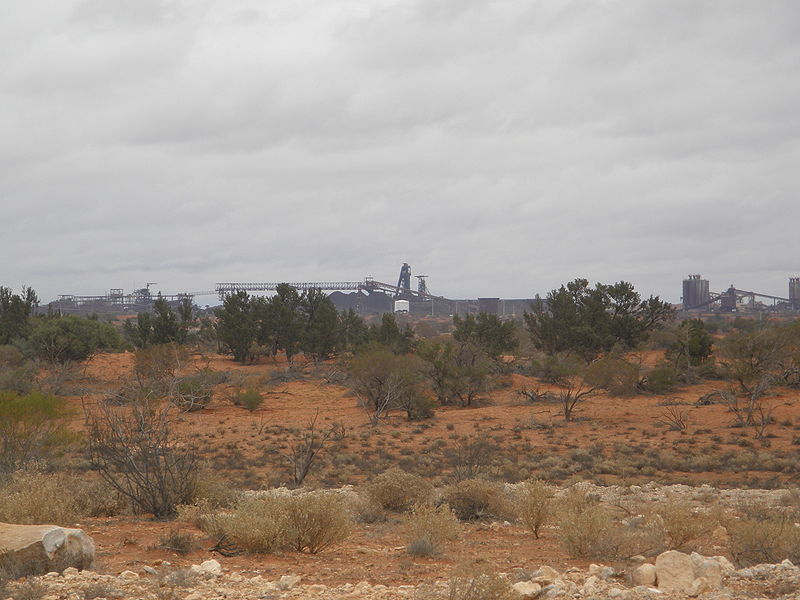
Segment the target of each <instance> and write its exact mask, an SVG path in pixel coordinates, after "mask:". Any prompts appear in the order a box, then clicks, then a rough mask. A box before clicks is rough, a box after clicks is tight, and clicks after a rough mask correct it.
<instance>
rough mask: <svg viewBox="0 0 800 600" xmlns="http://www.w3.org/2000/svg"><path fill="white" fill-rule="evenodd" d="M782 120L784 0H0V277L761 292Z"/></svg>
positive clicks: (794, 47)
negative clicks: (370, 280) (621, 285)
mask: <svg viewBox="0 0 800 600" xmlns="http://www.w3.org/2000/svg"><path fill="white" fill-rule="evenodd" d="M799 138H800V2H797V1H796V0H785V1H771V0H759V1H753V0H738V1H737V0H720V1H702V0H660V1H646V0H597V1H595V2H591V1H588V0H579V1H578V0H576V1H566V0H565V1H557V0H553V1H532V0H495V1H490V0H483V1H478V0H271V1H270V2H263V1H260V0H191V1H190V0H182V1H181V0H59V1H58V2H53V1H52V0H5V1H4V2H2V4H0V208H2V224H3V227H2V237H0V240H1V241H0V249H1V250H2V259H0V284H3V285H7V286H12V287H14V288H16V289H19V287H20V286H21V285H23V284H26V285H31V286H33V287H34V288H35V289H36V290H37V291H38V292H39V295H40V297H42V299H43V300H45V301H47V300H50V299H53V298H54V297H55V296H56V295H57V294H60V293H72V294H93V293H103V292H105V291H107V290H108V289H109V288H112V287H121V288H124V289H125V290H126V291H129V290H131V289H132V288H133V287H134V285H136V286H137V287H139V286H141V285H143V284H144V283H145V282H147V281H153V282H158V284H159V285H158V286H156V289H161V290H163V291H164V292H165V293H172V292H177V291H201V290H211V289H213V287H214V283H215V282H217V281H282V280H290V281H303V280H309V281H313V280H352V281H357V280H360V279H363V278H364V277H365V276H373V277H375V278H376V279H378V280H383V281H391V282H395V281H396V280H397V275H398V272H399V269H400V265H401V264H402V263H403V262H404V261H405V262H409V263H411V265H412V269H413V274H427V275H429V276H430V279H429V287H430V289H431V290H432V292H434V293H436V294H441V295H445V296H448V297H476V296H502V297H530V296H532V295H533V294H535V293H537V292H538V293H542V294H544V293H546V292H547V291H548V290H549V289H551V288H553V287H556V286H557V285H559V284H560V283H562V282H564V281H568V280H571V279H573V278H575V277H578V276H581V277H586V278H588V279H590V280H592V281H604V282H611V281H617V280H620V279H625V280H628V281H631V282H633V283H634V284H635V285H636V286H637V288H638V289H640V290H641V291H642V292H643V293H644V294H645V295H648V294H650V293H653V294H660V295H661V296H662V297H665V298H667V299H669V300H672V301H678V300H679V298H680V286H681V280H682V279H683V278H684V277H685V276H686V275H687V274H688V273H695V272H699V273H702V274H703V275H704V276H705V277H707V278H708V279H710V280H711V289H712V290H714V291H721V290H722V289H724V288H727V287H728V285H730V284H731V283H735V284H736V286H737V287H739V288H743V289H753V290H755V291H759V292H765V293H773V294H777V295H780V296H785V295H787V287H788V285H787V280H788V277H789V276H790V275H800V238H799V237H798V226H799V225H800V193H798V192H800V142H799V141H798V139H799ZM210 300H211V299H209V301H210Z"/></svg>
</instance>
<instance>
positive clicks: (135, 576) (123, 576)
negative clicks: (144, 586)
mask: <svg viewBox="0 0 800 600" xmlns="http://www.w3.org/2000/svg"><path fill="white" fill-rule="evenodd" d="M119 578H120V579H127V580H130V581H132V580H134V579H139V574H138V573H134V572H133V571H123V572H122V573H120V574H119Z"/></svg>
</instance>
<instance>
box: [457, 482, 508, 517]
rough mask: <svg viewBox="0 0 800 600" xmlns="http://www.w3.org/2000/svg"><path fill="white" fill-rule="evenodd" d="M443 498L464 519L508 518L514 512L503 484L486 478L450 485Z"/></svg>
mask: <svg viewBox="0 0 800 600" xmlns="http://www.w3.org/2000/svg"><path fill="white" fill-rule="evenodd" d="M443 499H444V501H445V502H447V504H449V505H450V507H451V508H452V509H453V511H454V512H455V514H456V515H457V516H458V518H459V519H461V520H462V521H470V520H473V519H482V518H486V517H495V518H506V517H508V516H510V514H511V512H512V508H513V507H512V506H511V505H510V503H509V501H508V498H507V497H506V494H505V490H504V489H503V486H502V485H501V484H499V483H496V482H494V481H487V480H485V479H465V480H463V481H459V482H458V483H456V484H455V485H452V486H450V487H448V488H447V489H446V490H445V491H444V494H443Z"/></svg>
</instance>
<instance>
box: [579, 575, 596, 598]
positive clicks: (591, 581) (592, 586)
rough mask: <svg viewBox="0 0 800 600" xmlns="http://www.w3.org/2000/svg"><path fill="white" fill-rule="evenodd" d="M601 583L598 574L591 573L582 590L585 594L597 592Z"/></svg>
mask: <svg viewBox="0 0 800 600" xmlns="http://www.w3.org/2000/svg"><path fill="white" fill-rule="evenodd" d="M599 583H600V579H599V578H598V577H597V576H596V575H591V576H590V577H588V578H587V579H586V581H585V582H584V583H583V587H582V588H581V591H582V592H583V594H585V595H588V594H593V593H595V592H596V591H597V586H598V584H599Z"/></svg>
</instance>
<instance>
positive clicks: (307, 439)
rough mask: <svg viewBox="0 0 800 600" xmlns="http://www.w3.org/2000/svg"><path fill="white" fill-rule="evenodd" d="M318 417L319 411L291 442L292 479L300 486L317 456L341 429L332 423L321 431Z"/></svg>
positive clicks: (288, 456)
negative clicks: (318, 425)
mask: <svg viewBox="0 0 800 600" xmlns="http://www.w3.org/2000/svg"><path fill="white" fill-rule="evenodd" d="M318 418H319V411H317V412H316V413H315V414H314V417H313V418H312V419H311V421H309V423H308V425H307V426H306V428H305V429H303V430H301V431H300V432H299V434H298V439H297V440H296V441H295V442H294V443H292V444H291V447H290V453H289V454H288V455H287V458H288V459H289V463H290V465H291V467H292V479H293V481H294V484H295V485H298V486H299V485H303V481H305V479H306V477H307V476H308V473H309V471H311V467H312V466H313V464H314V461H315V460H316V459H317V456H318V455H319V454H320V452H322V450H323V449H324V448H325V445H326V444H327V443H328V441H329V440H330V439H331V438H332V437H333V436H334V435H335V434H336V432H337V430H338V429H339V427H338V426H337V425H332V426H331V427H329V428H328V429H326V430H325V431H320V430H319V428H318V427H317V419H318Z"/></svg>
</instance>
